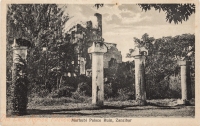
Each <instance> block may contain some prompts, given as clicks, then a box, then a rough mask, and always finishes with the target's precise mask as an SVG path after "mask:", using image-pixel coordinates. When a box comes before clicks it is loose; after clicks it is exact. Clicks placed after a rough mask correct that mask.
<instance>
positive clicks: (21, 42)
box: [12, 38, 31, 50]
mask: <svg viewBox="0 0 200 126" xmlns="http://www.w3.org/2000/svg"><path fill="white" fill-rule="evenodd" d="M29 47H31V42H30V41H28V40H25V39H21V38H19V39H14V42H13V44H12V48H13V50H25V49H28V48H29Z"/></svg>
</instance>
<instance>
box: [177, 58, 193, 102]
mask: <svg viewBox="0 0 200 126" xmlns="http://www.w3.org/2000/svg"><path fill="white" fill-rule="evenodd" d="M189 63H190V62H189V61H185V60H180V61H179V65H180V66H181V101H180V102H179V104H187V103H188V93H189V92H188V83H187V80H188V76H187V75H188V72H189V71H188V67H189Z"/></svg>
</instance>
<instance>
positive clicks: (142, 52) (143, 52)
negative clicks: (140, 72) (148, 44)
mask: <svg viewBox="0 0 200 126" xmlns="http://www.w3.org/2000/svg"><path fill="white" fill-rule="evenodd" d="M147 55H148V50H147V49H146V48H145V47H135V49H134V51H133V52H132V53H131V56H132V57H134V58H136V57H140V56H147Z"/></svg>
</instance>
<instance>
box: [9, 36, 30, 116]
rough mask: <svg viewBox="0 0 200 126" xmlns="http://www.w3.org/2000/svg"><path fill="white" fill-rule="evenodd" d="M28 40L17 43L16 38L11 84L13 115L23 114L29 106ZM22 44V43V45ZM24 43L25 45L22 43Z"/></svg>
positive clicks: (13, 46)
mask: <svg viewBox="0 0 200 126" xmlns="http://www.w3.org/2000/svg"><path fill="white" fill-rule="evenodd" d="M26 42H28V41H23V40H22V39H20V40H19V42H18V43H19V44H17V42H16V39H14V44H13V45H12V49H13V66H12V85H11V99H12V101H11V104H12V105H11V113H12V114H13V115H23V114H25V113H26V108H27V103H28V99H27V90H28V89H27V87H28V85H27V83H28V79H27V76H26V71H27V70H26V69H27V68H26V56H27V50H28V46H27V45H30V43H29V44H28V43H26ZM20 44H21V45H20ZM22 44H23V45H22Z"/></svg>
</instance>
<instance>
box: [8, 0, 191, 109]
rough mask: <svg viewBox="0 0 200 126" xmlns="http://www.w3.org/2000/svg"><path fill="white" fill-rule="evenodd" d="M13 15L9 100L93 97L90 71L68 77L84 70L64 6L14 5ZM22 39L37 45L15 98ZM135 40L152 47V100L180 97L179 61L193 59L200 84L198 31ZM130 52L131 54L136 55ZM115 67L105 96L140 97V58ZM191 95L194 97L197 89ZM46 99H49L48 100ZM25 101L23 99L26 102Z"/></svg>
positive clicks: (149, 73)
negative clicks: (15, 63) (17, 41)
mask: <svg viewBox="0 0 200 126" xmlns="http://www.w3.org/2000/svg"><path fill="white" fill-rule="evenodd" d="M7 19H8V20H7V50H6V51H7V102H12V103H15V102H13V101H9V99H10V98H9V97H17V98H16V101H17V102H19V103H20V106H16V105H15V104H13V106H14V108H16V109H25V107H26V105H27V102H28V101H27V99H26V97H25V96H26V95H28V98H29V101H30V102H32V101H34V102H36V103H37V101H35V100H38V102H39V103H38V104H40V103H41V104H43V105H54V104H59V103H63V102H64V103H68V102H76V103H78V102H88V101H90V100H91V96H92V78H91V77H86V76H84V75H76V76H74V75H71V76H70V77H69V76H68V75H67V74H68V73H73V72H74V71H76V72H77V70H78V68H76V67H75V65H74V64H75V62H74V60H75V58H76V57H75V56H76V54H75V51H74V45H73V44H72V43H70V42H69V40H68V39H67V38H65V36H64V35H63V34H62V28H63V27H62V26H63V24H64V23H65V22H66V21H67V20H68V17H67V16H65V15H63V11H62V9H61V8H59V7H58V6H57V5H55V4H52V5H47V4H41V5H40V4H37V5H26V4H24V5H9V7H8V18H7ZM30 23H31V24H30ZM17 31H19V32H17ZM15 33H18V34H15ZM19 37H22V38H26V39H28V40H30V41H31V42H32V49H31V50H29V52H28V56H27V57H28V59H27V64H25V63H24V64H25V65H26V69H27V70H26V71H27V72H26V73H27V74H26V75H23V76H21V75H20V76H21V78H19V79H16V85H14V86H16V88H15V90H16V91H15V92H18V93H15V94H16V95H17V96H11V93H10V90H11V89H12V86H13V85H11V83H9V81H11V79H12V78H11V66H12V51H11V47H10V41H12V40H13V38H19ZM134 40H135V42H136V43H138V45H139V46H145V47H147V48H148V50H149V52H150V53H149V56H148V57H147V60H146V63H145V65H146V68H145V72H146V92H147V98H148V99H156V98H159V99H162V98H180V93H181V92H180V75H179V73H180V66H178V64H177V61H178V60H179V59H187V60H190V61H191V62H192V65H191V67H190V77H191V85H190V86H192V87H194V83H195V82H194V80H195V79H194V77H195V64H194V63H195V62H194V61H195V57H194V44H195V36H194V35H191V34H183V35H179V36H175V37H171V36H170V37H163V38H160V39H154V38H153V37H149V36H148V34H144V35H143V36H142V39H138V38H134ZM44 46H45V47H47V49H46V51H44V50H43V51H42V47H44ZM132 51H134V49H130V52H132ZM127 56H128V57H130V54H128V55H127ZM115 66H116V67H112V66H111V67H110V68H108V69H105V70H104V71H105V74H104V77H105V81H104V82H105V85H104V92H105V99H106V100H116V101H125V100H133V99H135V94H134V93H135V89H134V86H135V78H134V77H135V75H134V61H132V62H126V63H121V64H118V65H115ZM19 67H20V68H22V66H19ZM23 67H24V66H23ZM24 68H25V67H24ZM77 73H78V72H77ZM16 77H17V76H16ZM17 87H20V88H17ZM22 89H23V90H22ZM191 97H194V88H193V90H192V94H191ZM43 98H46V99H47V100H46V101H44V102H42V99H43ZM21 99H22V100H23V101H20V100H21ZM8 104H10V103H8Z"/></svg>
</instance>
